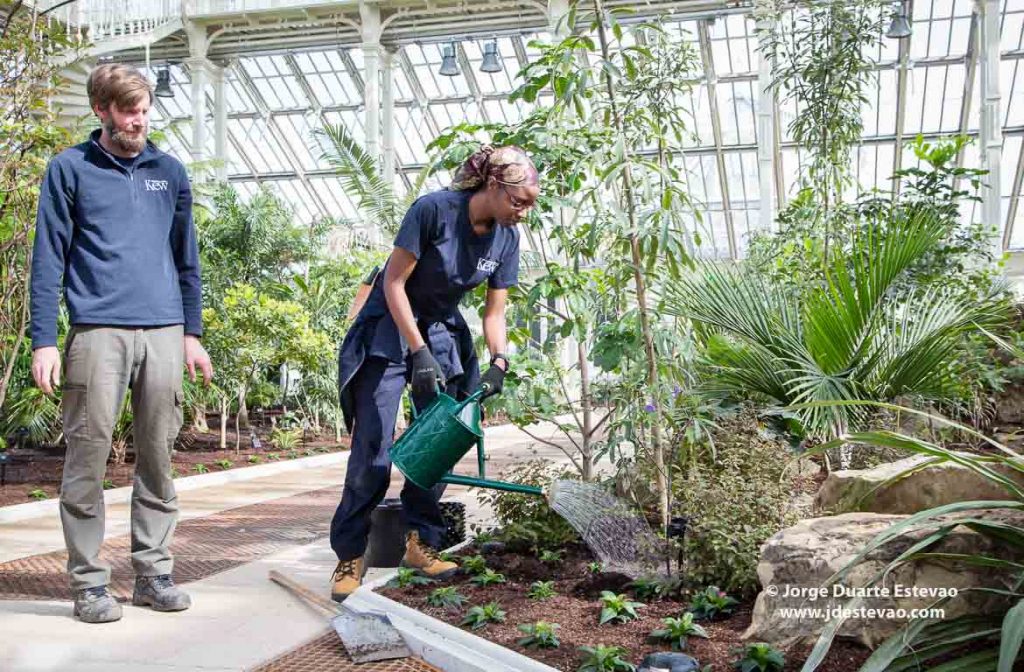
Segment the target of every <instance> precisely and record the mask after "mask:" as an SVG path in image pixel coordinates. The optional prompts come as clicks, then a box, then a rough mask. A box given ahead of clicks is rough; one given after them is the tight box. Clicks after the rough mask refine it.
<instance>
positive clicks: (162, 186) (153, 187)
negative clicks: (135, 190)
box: [146, 180, 167, 191]
mask: <svg viewBox="0 0 1024 672" xmlns="http://www.w3.org/2000/svg"><path fill="white" fill-rule="evenodd" d="M146 191H167V180H146Z"/></svg>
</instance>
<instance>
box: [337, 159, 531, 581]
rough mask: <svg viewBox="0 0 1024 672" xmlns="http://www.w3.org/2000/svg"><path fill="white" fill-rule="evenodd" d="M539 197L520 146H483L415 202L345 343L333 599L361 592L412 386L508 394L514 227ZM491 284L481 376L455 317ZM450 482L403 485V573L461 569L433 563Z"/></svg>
mask: <svg viewBox="0 0 1024 672" xmlns="http://www.w3.org/2000/svg"><path fill="white" fill-rule="evenodd" d="M539 193H540V186H539V183H538V176H537V169H536V168H535V167H534V165H533V162H532V161H531V160H530V158H529V157H528V156H527V155H526V153H525V152H523V151H522V150H521V149H519V148H518V147H498V148H492V147H489V146H488V147H483V148H482V149H481V150H480V151H478V152H476V153H474V154H473V155H472V156H471V157H470V158H469V159H468V160H467V161H466V162H465V164H464V165H463V166H462V167H461V168H460V169H459V171H458V172H457V173H456V176H455V180H454V182H453V183H452V185H451V187H450V188H449V189H444V190H441V191H437V192H434V193H431V194H427V195H426V196H423V197H421V198H419V199H418V200H417V201H416V202H415V203H413V204H412V207H410V208H409V212H408V213H407V214H406V215H405V218H404V220H403V221H402V226H401V228H400V229H399V231H398V236H397V237H396V238H395V244H394V249H393V250H392V252H391V256H390V258H389V259H388V262H387V265H386V266H385V267H384V271H383V272H382V273H379V274H377V277H376V279H375V281H374V283H373V289H372V290H371V291H370V296H369V298H368V299H367V301H366V304H365V305H364V306H363V308H362V310H360V312H359V315H358V316H357V317H356V320H355V322H354V323H353V324H352V327H351V329H350V330H349V332H348V334H346V336H345V341H344V343H343V344H342V346H341V351H340V353H339V355H338V357H339V366H338V368H339V372H338V378H339V380H338V387H339V390H340V393H341V403H342V410H343V411H344V414H345V422H346V424H347V425H348V428H349V431H350V432H352V450H351V453H350V454H349V459H348V471H347V473H346V474H345V488H344V491H343V492H342V498H341V503H340V504H339V505H338V509H337V511H336V512H335V514H334V519H333V521H332V522H331V547H332V548H333V549H334V552H335V554H336V555H337V556H338V566H337V568H336V569H335V571H334V574H333V576H332V584H333V585H332V590H331V596H332V597H333V598H334V599H335V600H336V601H341V600H343V599H344V598H345V597H347V596H348V595H349V594H350V593H351V592H352V591H354V590H355V589H356V588H358V587H359V585H360V582H361V581H362V577H363V574H364V573H365V567H364V563H363V554H364V552H365V550H366V543H367V536H368V534H369V530H370V514H371V513H372V511H373V510H374V508H376V506H377V505H378V504H379V503H380V502H381V500H382V499H383V498H384V495H385V494H386V492H387V489H388V483H389V482H390V475H391V460H390V457H389V450H390V448H391V445H392V443H393V441H394V431H395V420H396V417H397V415H398V407H399V402H400V400H401V396H402V390H403V389H404V387H405V384H406V382H407V381H408V382H410V383H411V386H412V401H413V403H414V404H415V405H416V407H417V408H419V409H422V408H424V407H425V406H427V404H429V403H430V401H431V400H432V399H433V398H434V396H435V395H436V394H437V390H438V389H441V390H444V391H445V392H446V393H447V394H449V395H450V396H453V397H455V398H465V397H466V396H468V395H469V394H470V393H471V392H472V391H473V390H475V389H477V387H478V386H481V385H482V384H483V383H487V384H488V394H489V395H490V394H497V393H499V392H500V391H501V388H502V382H503V380H504V377H505V373H506V371H507V370H508V359H507V357H506V356H505V355H504V354H503V353H504V351H505V346H506V327H505V300H506V296H507V294H508V288H509V287H512V286H513V285H515V284H516V283H517V281H518V275H519V231H518V230H517V229H516V224H517V223H518V222H519V221H520V220H521V219H523V218H524V217H525V216H526V214H527V213H528V212H529V211H530V208H532V207H533V204H534V202H535V201H536V199H537V196H538V194H539ZM484 281H486V282H487V299H486V307H485V309H484V318H483V331H484V340H485V341H486V344H487V349H488V350H489V351H490V354H491V359H490V368H489V369H488V370H487V372H486V373H484V374H483V376H481V375H480V368H479V364H478V362H477V356H476V353H475V352H474V349H473V337H472V334H471V333H470V331H469V328H468V327H467V325H466V321H465V320H464V319H463V317H462V315H461V314H460V313H459V310H458V304H459V301H460V300H461V299H462V297H463V296H464V295H465V294H466V292H469V291H470V290H472V289H473V288H474V287H476V286H478V285H479V284H480V283H482V282H484ZM443 488H444V485H443V484H442V485H439V486H436V487H435V488H434V489H431V490H424V489H423V488H420V487H418V486H416V485H415V484H413V483H411V482H410V481H408V480H406V482H405V485H404V487H403V489H402V495H401V496H402V511H403V515H404V517H405V524H406V526H407V528H409V530H408V532H407V533H406V543H405V556H404V557H403V559H402V564H403V565H404V566H407V567H412V568H414V569H416V570H418V571H419V572H421V573H423V574H425V575H427V576H431V577H437V576H446V575H449V574H451V573H452V572H454V571H455V570H456V569H458V565H456V564H455V563H454V562H445V561H442V560H440V559H439V558H438V555H437V552H436V550H435V549H436V547H437V545H438V544H439V542H440V536H441V533H442V531H443V527H444V526H443V523H442V520H441V512H440V510H439V508H438V499H439V498H440V496H441V493H442V491H443Z"/></svg>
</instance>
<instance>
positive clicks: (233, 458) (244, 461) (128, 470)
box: [0, 415, 349, 506]
mask: <svg viewBox="0 0 1024 672" xmlns="http://www.w3.org/2000/svg"><path fill="white" fill-rule="evenodd" d="M209 424H210V432H209V433H206V434H203V433H200V432H196V431H194V430H192V429H188V428H183V429H182V431H181V433H180V434H179V435H178V441H177V443H176V444H175V450H174V454H173V455H172V456H171V468H172V469H173V470H174V472H173V473H174V475H175V477H176V478H177V477H184V476H195V475H196V474H198V473H201V472H202V469H199V470H198V471H197V466H198V465H200V464H202V465H204V466H205V468H206V469H207V470H208V471H209V472H214V471H224V470H226V469H236V468H240V467H251V466H253V465H254V464H260V463H263V464H265V463H267V462H270V461H272V459H273V455H272V454H276V455H277V457H278V459H280V460H287V459H293V458H294V457H307V456H309V455H315V454H317V453H332V452H337V451H340V450H347V449H348V446H349V439H348V437H345V436H343V437H342V439H341V443H335V441H334V433H333V432H331V431H327V432H324V433H322V434H319V435H318V434H314V433H312V432H306V435H305V438H304V440H303V441H301V442H300V443H299V444H298V445H296V447H295V452H294V453H289V451H283V450H278V449H277V448H275V447H274V446H273V445H272V444H271V443H270V440H269V435H270V430H271V429H272V428H271V426H270V424H269V423H259V422H254V423H253V425H252V429H253V430H255V432H256V436H257V437H259V439H260V441H261V442H262V447H261V448H260V449H259V450H256V449H253V447H252V445H251V438H250V432H249V431H248V430H244V429H243V430H242V431H241V432H240V433H241V435H242V436H241V442H240V446H239V451H238V452H237V453H236V452H235V450H234V446H235V432H234V419H232V420H231V421H230V422H229V424H228V430H227V446H228V449H227V450H222V449H221V448H220V429H219V428H220V421H219V419H218V417H217V416H216V415H211V416H210V418H209ZM8 453H9V454H10V455H11V457H12V458H13V460H12V463H10V464H8V467H7V478H6V484H5V485H3V486H2V487H0V506H8V505H11V504H24V503H25V502H32V501H36V500H37V499H41V498H40V497H34V496H32V495H31V494H29V493H32V492H34V491H39V490H41V491H42V492H44V493H46V496H47V498H51V497H56V496H57V495H58V494H59V490H60V482H61V475H62V474H63V471H64V447H63V446H58V447H53V448H48V449H44V450H32V451H27V450H21V449H17V448H12V449H10V450H9V451H8ZM254 455H255V456H257V457H258V462H250V461H249V458H250V457H251V456H254ZM223 460H227V461H228V462H230V463H231V465H230V466H227V465H226V464H221V465H219V464H217V463H218V462H221V461H223ZM134 473H135V464H134V456H133V455H132V454H131V450H130V449H129V454H128V456H127V458H126V460H125V464H113V463H112V462H108V463H107V472H106V475H105V476H104V479H106V480H108V481H110V482H109V483H108V484H107V487H108V489H109V488H120V487H123V486H127V485H131V484H132V477H133V475H134Z"/></svg>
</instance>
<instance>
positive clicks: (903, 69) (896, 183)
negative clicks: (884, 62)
mask: <svg viewBox="0 0 1024 672" xmlns="http://www.w3.org/2000/svg"><path fill="white" fill-rule="evenodd" d="M905 1H906V7H907V21H911V22H912V21H913V20H914V0H905ZM910 39H911V38H910V37H901V38H900V48H899V57H898V59H897V68H898V69H897V71H896V129H895V130H896V146H895V148H894V151H893V153H892V172H893V174H895V173H897V172H899V170H900V169H901V168H902V167H903V120H904V119H905V118H906V116H907V63H908V61H909V60H910ZM892 182H893V184H892V191H893V193H894V194H899V193H900V180H899V178H898V177H894V178H893V181H892Z"/></svg>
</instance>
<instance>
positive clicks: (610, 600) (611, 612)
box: [598, 590, 644, 625]
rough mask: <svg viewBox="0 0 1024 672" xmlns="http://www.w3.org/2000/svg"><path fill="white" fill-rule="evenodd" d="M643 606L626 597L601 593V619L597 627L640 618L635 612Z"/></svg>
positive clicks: (606, 591)
mask: <svg viewBox="0 0 1024 672" xmlns="http://www.w3.org/2000/svg"><path fill="white" fill-rule="evenodd" d="M642 606H644V605H643V604H641V603H640V602H633V601H632V600H630V599H629V598H628V597H627V596H626V595H621V594H620V595H616V594H615V593H613V592H612V591H610V590H603V591H601V619H600V621H599V622H598V623H599V625H604V624H605V623H614V622H615V621H618V622H619V623H629V622H630V621H633V620H636V619H638V618H640V615H639V614H638V613H636V610H637V609H638V608H640V607H642Z"/></svg>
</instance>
